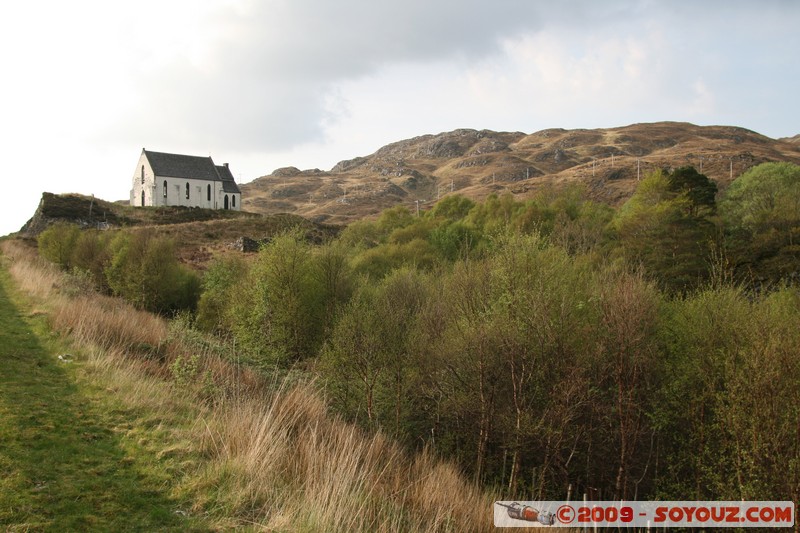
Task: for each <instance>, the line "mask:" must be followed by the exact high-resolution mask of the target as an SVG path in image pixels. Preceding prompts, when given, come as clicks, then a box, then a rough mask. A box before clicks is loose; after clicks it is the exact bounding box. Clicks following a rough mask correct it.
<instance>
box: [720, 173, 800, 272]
mask: <svg viewBox="0 0 800 533" xmlns="http://www.w3.org/2000/svg"><path fill="white" fill-rule="evenodd" d="M720 214H721V216H722V219H723V221H724V223H725V227H726V231H727V233H728V235H727V237H728V250H729V253H730V255H731V258H732V261H733V262H734V264H735V269H736V271H737V274H738V275H739V278H740V279H745V280H747V279H752V278H755V279H758V280H772V281H775V280H779V279H781V278H787V277H790V276H797V275H798V273H800V269H799V268H798V262H799V261H800V166H798V165H794V164H792V163H764V164H761V165H758V166H757V167H754V168H752V169H750V170H748V171H747V172H745V173H744V174H742V175H741V176H739V177H738V178H737V179H736V180H734V182H733V183H732V184H731V185H730V187H728V190H727V191H726V192H725V195H724V197H723V200H722V202H720Z"/></svg>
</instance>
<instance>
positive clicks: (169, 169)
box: [144, 150, 219, 181]
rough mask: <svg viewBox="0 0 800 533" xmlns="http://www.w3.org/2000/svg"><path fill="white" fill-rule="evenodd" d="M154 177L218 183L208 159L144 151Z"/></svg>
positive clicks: (212, 162)
mask: <svg viewBox="0 0 800 533" xmlns="http://www.w3.org/2000/svg"><path fill="white" fill-rule="evenodd" d="M144 153H145V155H146V156H147V160H148V161H149V162H150V166H151V167H153V172H154V173H155V175H156V176H165V177H170V178H194V179H199V180H212V181H219V176H218V175H217V169H216V167H215V166H214V161H212V160H211V158H210V157H198V156H193V155H180V154H165V153H163V152H151V151H149V150H145V151H144Z"/></svg>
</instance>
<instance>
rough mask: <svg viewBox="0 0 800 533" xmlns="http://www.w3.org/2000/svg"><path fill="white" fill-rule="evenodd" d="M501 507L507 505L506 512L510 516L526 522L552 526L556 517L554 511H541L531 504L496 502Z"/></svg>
mask: <svg viewBox="0 0 800 533" xmlns="http://www.w3.org/2000/svg"><path fill="white" fill-rule="evenodd" d="M496 503H497V505H499V506H500V507H505V508H506V512H507V513H508V516H509V517H510V518H513V519H514V520H524V521H525V522H538V523H540V524H542V525H545V526H552V525H553V524H554V523H555V521H556V517H555V515H554V514H553V513H548V512H547V511H539V510H538V509H535V508H533V507H531V506H529V505H522V504H520V503H518V502H513V503H511V504H510V505H507V504H505V503H501V502H496Z"/></svg>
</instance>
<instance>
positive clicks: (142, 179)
mask: <svg viewBox="0 0 800 533" xmlns="http://www.w3.org/2000/svg"><path fill="white" fill-rule="evenodd" d="M142 183H144V165H142Z"/></svg>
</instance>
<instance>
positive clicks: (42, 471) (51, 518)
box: [0, 269, 187, 531]
mask: <svg viewBox="0 0 800 533" xmlns="http://www.w3.org/2000/svg"><path fill="white" fill-rule="evenodd" d="M9 283H10V282H9V277H8V275H7V273H6V272H5V271H4V270H2V269H0V472H1V473H2V475H1V476H0V529H2V526H7V527H8V526H10V529H12V530H17V529H19V530H37V531H38V530H40V529H45V530H59V531H65V530H70V531H80V530H96V529H101V530H107V531H113V530H116V531H119V530H131V529H133V530H151V531H152V530H159V531H163V530H170V529H173V530H186V529H187V528H186V521H185V519H183V518H182V517H181V516H178V515H176V514H175V510H176V509H177V508H178V504H177V503H176V502H174V501H172V500H171V499H170V498H168V497H167V496H166V495H165V494H163V493H161V492H160V491H159V487H158V486H157V483H156V482H154V480H152V479H150V478H148V476H146V475H144V474H143V473H142V472H140V471H137V468H136V466H135V465H134V464H133V460H132V459H131V458H129V457H128V456H127V454H126V452H125V451H124V448H123V443H122V442H121V439H120V437H119V436H118V434H116V433H115V432H114V430H113V428H114V426H116V425H118V424H120V423H123V422H124V421H123V420H121V419H119V418H118V417H119V415H114V414H109V413H108V412H104V411H102V409H101V408H100V407H98V406H96V405H93V404H92V400H91V399H90V398H87V397H86V396H84V395H82V393H81V391H80V390H79V389H78V387H77V386H76V385H75V384H74V382H73V380H72V378H71V377H70V371H69V370H67V369H66V368H65V365H69V364H74V363H65V362H62V361H60V360H59V359H58V358H57V356H56V355H54V354H53V353H50V352H49V351H48V349H47V348H46V347H45V345H44V343H43V339H42V337H40V336H39V335H37V334H36V332H35V331H34V329H33V328H32V325H31V323H33V321H34V320H39V319H33V320H26V318H25V317H24V316H23V311H22V310H21V309H19V308H17V306H15V305H14V303H13V302H12V301H11V300H10V299H9V297H8V286H9V285H8V284H9ZM44 342H45V343H46V341H44ZM115 416H116V417H117V419H115V418H114V417H115Z"/></svg>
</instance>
